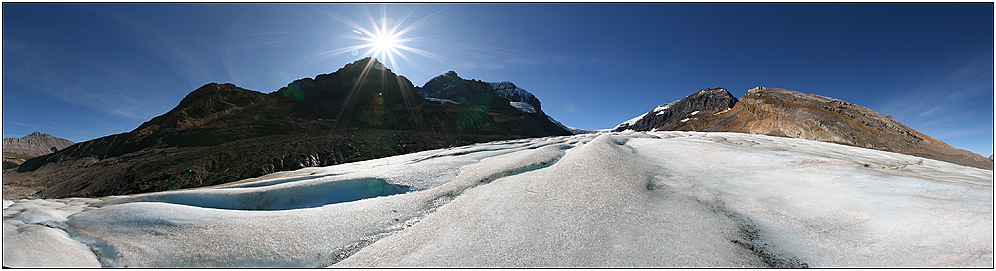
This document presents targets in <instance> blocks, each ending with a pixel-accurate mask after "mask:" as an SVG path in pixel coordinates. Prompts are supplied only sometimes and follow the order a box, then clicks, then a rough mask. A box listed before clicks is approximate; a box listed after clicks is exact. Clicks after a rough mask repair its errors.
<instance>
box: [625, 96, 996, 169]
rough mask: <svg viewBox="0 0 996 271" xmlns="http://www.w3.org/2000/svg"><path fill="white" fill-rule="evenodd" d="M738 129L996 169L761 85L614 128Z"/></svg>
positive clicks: (685, 102) (859, 114) (884, 123)
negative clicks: (736, 93)
mask: <svg viewBox="0 0 996 271" xmlns="http://www.w3.org/2000/svg"><path fill="white" fill-rule="evenodd" d="M624 130H635V131H664V130H677V131H701V132H738V133H748V134H763V135H772V136H782V137H791V138H801V139H808V140H815V141H822V142H830V143H838V144H844V145H850V146H857V147H863V148H868V149H876V150H883V151H890V152H896V153H903V154H909V155H914V156H920V157H925V158H931V159H936V160H941V161H946V162H951V163H955V164H959V165H965V166H972V167H977V168H982V169H989V170H992V169H993V163H992V160H990V159H987V158H986V157H983V156H981V155H979V154H976V153H972V152H969V151H965V150H961V149H955V148H953V147H951V146H949V145H948V144H945V143H944V142H941V141H940V140H937V139H935V138H933V137H930V136H927V135H925V134H922V133H920V132H917V131H916V130H913V129H912V128H909V127H907V126H906V125H903V124H902V123H899V122H898V121H896V120H894V119H892V117H891V116H882V115H880V114H878V113H877V112H875V111H873V110H871V109H868V108H865V107H862V106H859V105H855V104H851V103H848V102H844V101H841V100H837V99H833V98H828V97H823V96H819V95H813V94H805V93H800V92H797V91H792V90H786V89H779V88H769V87H757V88H753V89H750V90H748V91H747V94H746V95H744V96H743V97H742V98H740V99H739V100H738V99H737V98H736V97H733V95H732V94H730V92H729V91H727V90H726V89H722V88H709V89H703V90H701V91H698V92H696V93H693V94H692V95H689V96H688V97H685V98H684V99H681V100H678V101H675V102H672V103H668V104H663V105H659V106H657V107H655V108H654V109H652V110H651V111H650V112H647V113H645V114H643V115H641V116H639V117H636V118H634V119H632V120H629V121H626V122H623V123H621V124H619V125H618V126H616V128H615V129H613V131H624Z"/></svg>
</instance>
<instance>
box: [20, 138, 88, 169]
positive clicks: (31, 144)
mask: <svg viewBox="0 0 996 271" xmlns="http://www.w3.org/2000/svg"><path fill="white" fill-rule="evenodd" d="M73 144H75V143H73V142H72V141H69V140H66V139H62V138H58V137H54V136H52V135H49V134H42V133H39V132H34V133H31V134H30V135H26V136H24V137H22V138H4V139H3V169H8V168H14V167H17V166H18V165H20V164H21V163H24V161H26V160H27V159H30V158H33V157H37V156H42V155H46V154H49V153H53V152H56V151H58V150H61V149H64V148H66V147H69V146H71V145H73Z"/></svg>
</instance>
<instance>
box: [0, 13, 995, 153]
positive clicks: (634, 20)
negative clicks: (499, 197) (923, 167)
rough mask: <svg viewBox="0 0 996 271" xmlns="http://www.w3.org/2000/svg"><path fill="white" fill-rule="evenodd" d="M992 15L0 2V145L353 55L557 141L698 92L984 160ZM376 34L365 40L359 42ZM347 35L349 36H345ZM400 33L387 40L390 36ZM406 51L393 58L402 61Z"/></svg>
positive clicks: (281, 78) (98, 133)
mask: <svg viewBox="0 0 996 271" xmlns="http://www.w3.org/2000/svg"><path fill="white" fill-rule="evenodd" d="M993 11H994V8H993V4H991V3H968V4H687V3H686V4H387V5H382V4H369V5H353V4H19V3H4V4H3V96H2V99H3V137H4V138H9V137H21V136H24V135H27V134H29V133H31V132H34V131H39V132H42V133H48V134H52V135H54V136H57V137H62V138H66V139H69V140H72V141H75V142H81V141H86V140H90V139H94V138H98V137H102V136H106V135H111V134H116V133H122V132H127V131H131V130H132V129H134V128H135V127H138V126H139V125H140V124H141V123H143V122H144V121H147V120H149V119H151V118H153V117H155V116H158V115H161V114H163V113H166V112H167V111H169V110H170V109H172V108H173V107H174V106H176V105H177V103H179V101H180V100H181V99H183V97H184V96H185V95H187V94H188V93H189V92H191V91H193V90H194V89H196V88H198V87H200V86H202V85H204V84H206V83H210V82H218V83H234V84H236V85H238V86H240V87H243V88H246V89H252V90H256V91H260V92H264V93H269V92H272V91H275V90H277V89H279V88H280V87H282V86H285V85H286V84H287V83H289V82H291V81H293V80H295V79H300V78H304V77H314V76H315V75H318V74H325V73H331V72H334V71H336V70H337V69H338V68H340V67H342V66H343V65H345V64H347V63H350V62H353V61H355V60H357V59H360V58H363V57H365V56H367V55H368V54H370V52H368V51H369V50H368V49H367V48H363V49H358V50H356V51H355V52H353V51H352V50H349V49H350V47H351V46H359V45H364V44H368V43H369V41H364V40H361V39H360V38H362V37H369V36H366V35H365V34H366V33H369V32H374V31H373V30H374V29H375V28H377V27H381V26H387V27H388V29H390V28H393V27H395V26H397V29H398V31H395V33H396V34H399V35H398V37H397V40H396V41H395V44H397V45H401V46H404V47H396V50H397V51H398V53H394V54H392V56H393V57H394V61H391V60H390V58H388V57H386V56H382V57H381V59H382V61H383V62H386V64H387V66H388V67H389V68H391V69H392V70H393V71H394V72H396V73H398V74H401V75H404V76H406V77H408V78H409V79H410V80H411V81H412V82H413V83H414V84H415V85H417V86H421V85H423V84H425V82H426V81H428V80H429V79H431V78H432V77H434V76H436V75H439V74H442V73H444V72H446V71H449V70H453V71H456V72H457V73H458V74H459V75H460V76H461V77H463V78H467V79H479V80H483V81H489V82H493V81H503V80H507V81H511V82H513V83H515V84H516V85H517V86H519V87H522V88H524V89H526V90H528V91H529V92H532V93H533V94H534V95H536V97H537V98H539V99H540V101H541V102H542V107H543V111H545V112H546V113H547V114H548V115H550V116H552V117H554V118H555V119H557V120H559V121H561V122H562V123H564V124H565V125H568V126H574V127H578V128H583V129H603V128H612V127H614V126H615V125H617V124H619V123H620V122H623V121H626V120H628V119H630V118H633V117H635V116H638V115H640V114H642V113H645V112H647V111H649V110H651V109H653V108H654V107H655V106H657V105H659V104H664V103H669V102H672V101H675V100H678V99H681V98H683V97H685V96H687V95H689V94H692V93H694V92H696V91H698V90H700V89H704V88H709V87H723V88H726V89H728V90H730V92H731V93H733V95H734V96H737V97H740V96H743V95H744V94H745V93H746V91H747V90H748V89H750V88H753V87H756V86H768V87H778V88H785V89H791V90H796V91H801V92H804V93H812V94H818V95H823V96H829V97H833V98H837V99H841V100H844V101H847V102H851V103H854V104H858V105H861V106H865V107H868V108H871V109H872V110H875V111H877V112H879V113H881V114H882V115H892V116H893V118H895V119H896V120H898V121H900V122H902V123H904V124H906V125H907V126H909V127H912V128H913V129H916V130H918V131H920V132H922V133H925V134H927V135H930V136H933V137H936V138H938V139H940V140H942V141H944V142H947V143H949V144H951V145H952V146H954V147H957V148H962V149H967V150H970V151H973V152H976V153H979V154H983V155H985V156H988V155H990V154H992V153H993V115H994V113H993V112H994V111H993V103H991V102H990V101H994V98H993V48H994V45H993V22H994V20H993V14H994V12H993ZM374 24H376V25H377V26H376V27H375V26H373V25H374ZM354 30H355V31H354ZM402 30H403V31H402ZM406 49H410V50H406Z"/></svg>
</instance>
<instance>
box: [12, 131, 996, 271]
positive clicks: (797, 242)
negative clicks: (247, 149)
mask: <svg viewBox="0 0 996 271" xmlns="http://www.w3.org/2000/svg"><path fill="white" fill-rule="evenodd" d="M992 181H993V173H992V171H989V170H982V169H976V168H970V167H964V166H959V165H954V164H950V163H946V162H940V161H935V160H930V159H924V158H919V157H914V156H908V155H903V154H896V153H889V152H882V151H876V150H869V149H862V148H856V147H850V146H843V145H837V144H830V143H821V142H814V141H807V140H800V139H791V138H780V137H769V136H762V135H748V134H738V133H701V132H632V131H627V132H621V133H602V134H581V135H574V136H564V137H548V138H535V139H522V140H509V141H497V142H488V143H481V144H475V145H469V146H463V147H456V148H449V149H440V150H431V151H425V152H419V153H413V154H407V155H400V156H393V157H386V158H381V159H375V160H368V161H362V162H356V163H349V164H342V165H336V166H329V167H321V168H304V169H300V170H296V171H291V172H279V173H274V174H270V175H266V176H262V177H258V178H252V179H247V180H243V181H239V182H235V183H230V184H225V185H219V186H214V187H206V188H199V189H189V190H181V191H169V192H161V193H149V194H140V195H130V196H113V197H104V198H100V199H80V198H72V199H48V200H18V201H5V202H4V209H3V214H4V220H3V222H4V236H3V238H4V239H3V241H4V242H3V244H4V254H3V264H4V265H5V266H12V267H30V266H65V267H74V266H75V267H88V266H105V267H325V266H333V267H339V266H342V267H352V266H413V267H414V266H427V267H450V266H458V267H478V266H483V267H544V266H552V267H603V266H604V267H709V266H717V267H754V266H773V267H802V266H809V267H963V266H968V267H992V266H993V257H992V255H993V253H992V245H993V202H992V199H993V193H992Z"/></svg>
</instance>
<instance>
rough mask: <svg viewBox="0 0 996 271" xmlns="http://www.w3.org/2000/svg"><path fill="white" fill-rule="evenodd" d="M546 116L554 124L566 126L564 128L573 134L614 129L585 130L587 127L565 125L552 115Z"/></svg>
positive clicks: (594, 132) (561, 126)
mask: <svg viewBox="0 0 996 271" xmlns="http://www.w3.org/2000/svg"><path fill="white" fill-rule="evenodd" d="M546 118H547V119H549V120H550V122H553V124H556V125H557V126H560V128H564V130H567V131H568V132H571V133H572V134H575V135H580V134H596V133H604V132H610V131H612V129H601V130H585V129H581V128H574V127H570V126H567V125H564V124H563V123H560V122H559V121H557V120H555V119H553V117H551V116H549V115H547V116H546Z"/></svg>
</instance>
